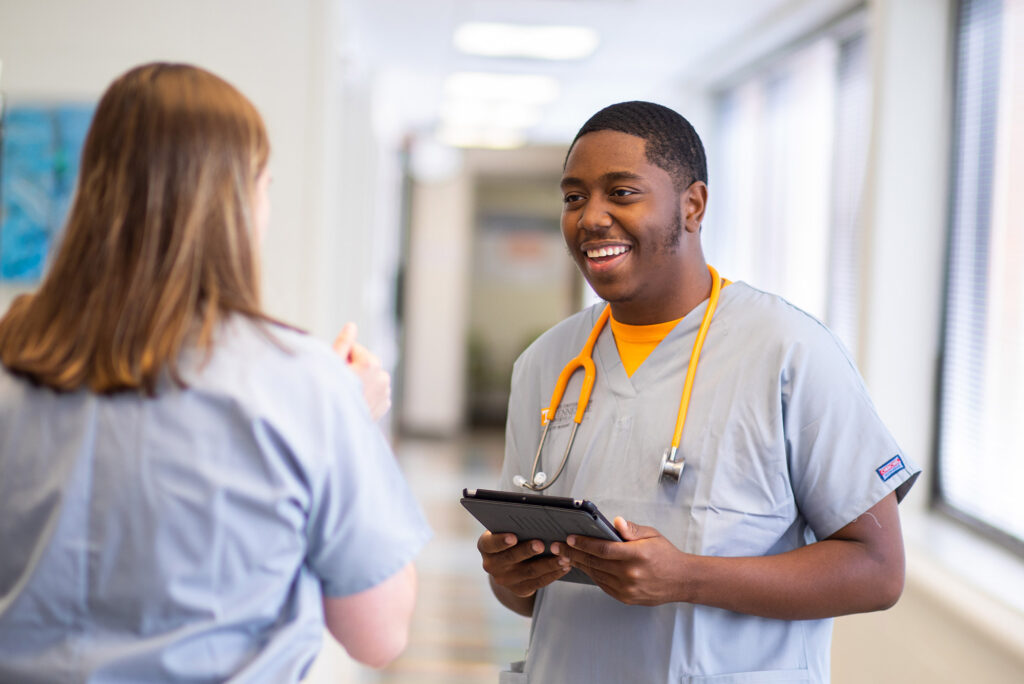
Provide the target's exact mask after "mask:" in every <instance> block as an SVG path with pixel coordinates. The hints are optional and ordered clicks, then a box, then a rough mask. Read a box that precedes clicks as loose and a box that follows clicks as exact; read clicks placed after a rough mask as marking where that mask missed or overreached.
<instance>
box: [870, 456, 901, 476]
mask: <svg viewBox="0 0 1024 684" xmlns="http://www.w3.org/2000/svg"><path fill="white" fill-rule="evenodd" d="M905 467H906V466H905V465H903V459H902V458H900V456H899V454H897V455H895V456H893V457H892V458H890V459H889V460H888V461H886V462H885V463H883V464H882V465H881V467H879V468H876V469H875V472H876V473H878V477H880V478H882V482H885V481H886V480H888V479H889V478H890V477H892V476H893V475H895V474H896V473H898V472H900V471H901V470H903V469H904V468H905Z"/></svg>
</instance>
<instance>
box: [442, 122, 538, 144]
mask: <svg viewBox="0 0 1024 684" xmlns="http://www.w3.org/2000/svg"><path fill="white" fill-rule="evenodd" d="M437 139H438V140H439V141H440V142H442V143H444V144H445V145H451V146H452V147H480V148H484V149H489V150H511V149H514V148H517V147H522V146H523V145H525V144H526V136H525V135H524V134H523V132H522V131H518V130H515V129H511V128H495V127H484V126H450V125H442V126H441V127H440V128H439V129H438V130H437Z"/></svg>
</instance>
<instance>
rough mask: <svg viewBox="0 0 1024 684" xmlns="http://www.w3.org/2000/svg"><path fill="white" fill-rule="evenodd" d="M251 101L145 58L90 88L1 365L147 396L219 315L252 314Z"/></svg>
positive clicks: (256, 142)
mask: <svg viewBox="0 0 1024 684" xmlns="http://www.w3.org/2000/svg"><path fill="white" fill-rule="evenodd" d="M268 155H269V142H268V140H267V135H266V130H265V128H264V125H263V122H262V120H261V118H260V116H259V113H258V112H257V111H256V109H255V107H254V106H253V105H252V103H250V102H249V101H248V100H247V99H246V98H245V97H244V96H243V95H242V94H241V93H239V92H238V91H237V90H236V89H235V88H234V87H233V86H231V85H230V84H229V83H227V82H226V81H224V80H222V79H220V78H219V77H217V76H215V75H214V74H211V73H210V72H207V71H204V70H202V69H199V68H197V67H193V66H188V65H181V64H163V63H154V64H147V65H143V66H140V67H136V68H135V69H132V70H131V71H129V72H127V73H126V74H124V75H122V76H121V77H120V78H118V79H117V80H116V81H114V83H113V84H111V86H110V87H109V88H108V89H107V91H106V92H105V93H104V95H103V97H102V98H101V99H100V102H99V105H98V106H97V109H96V113H95V115H94V118H93V122H92V125H91V126H90V129H89V133H88V135H87V137H86V141H85V146H84V149H83V152H82V161H81V165H80V172H79V173H80V176H79V179H78V187H77V191H76V194H75V198H74V201H73V202H72V206H71V211H70V214H69V216H68V220H67V223H66V227H65V232H64V236H63V240H62V243H61V245H60V248H59V250H58V252H57V254H56V256H55V258H54V260H53V263H52V265H51V267H50V269H49V271H48V273H47V275H46V277H45V278H44V280H43V282H42V284H41V285H40V287H39V289H38V291H37V292H36V293H34V294H32V295H26V296H24V297H22V298H20V299H18V300H17V301H16V302H15V303H14V304H13V305H12V306H11V309H10V311H9V312H8V314H7V315H6V316H5V317H4V318H3V320H2V321H0V362H2V363H3V364H4V365H5V366H6V367H7V368H8V369H10V370H11V371H13V372H15V373H18V374H20V375H23V376H26V377H28V378H30V379H31V380H33V381H34V382H37V383H39V384H42V385H45V386H48V387H52V388H54V389H56V390H61V391H70V390H75V389H79V388H83V387H84V388H87V389H90V390H92V391H94V392H98V393H110V392H117V391H123V390H137V391H144V392H147V393H150V394H152V393H154V392H155V389H156V385H157V382H158V380H159V379H160V377H161V375H162V374H163V373H165V372H168V373H169V374H170V375H171V377H173V378H175V379H177V378H178V374H177V366H176V363H177V359H178V356H179V353H180V352H181V350H182V348H183V347H185V346H186V345H189V344H193V343H195V344H198V345H199V346H201V347H208V346H209V345H210V344H211V343H212V335H213V332H214V329H215V327H216V326H217V324H218V322H219V321H220V320H221V319H222V318H223V317H224V316H226V315H228V314H229V313H231V312H238V313H242V314H245V315H249V316H254V317H262V314H261V312H260V304H259V287H258V281H259V274H258V256H257V253H256V249H257V245H256V239H255V233H254V231H255V225H254V217H253V208H254V207H253V202H254V196H255V195H254V193H255V187H256V180H257V177H258V176H259V174H260V173H261V172H262V171H263V169H264V167H265V165H266V162H267V157H268Z"/></svg>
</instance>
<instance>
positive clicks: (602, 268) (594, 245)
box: [561, 130, 703, 324]
mask: <svg viewBox="0 0 1024 684" xmlns="http://www.w3.org/2000/svg"><path fill="white" fill-rule="evenodd" d="M694 185H696V184H694ZM701 185H703V184H701ZM692 187H693V186H691V188H692ZM561 188H562V198H563V204H562V235H563V236H564V237H565V243H566V245H567V246H568V248H569V252H570V253H571V254H572V256H573V258H574V259H575V260H576V263H577V265H578V266H579V268H580V271H581V272H582V273H583V276H584V277H585V278H586V279H587V282H589V283H590V286H591V287H592V288H594V291H595V292H597V294H598V295H599V296H600V297H601V298H602V299H605V300H606V301H608V302H610V303H611V304H612V314H613V315H614V316H615V318H616V320H619V321H621V322H623V323H633V324H644V323H659V322H663V320H674V318H679V317H681V316H683V315H685V313H686V311H682V312H681V313H679V315H675V313H674V312H675V311H676V309H677V308H678V307H677V306H675V303H676V302H677V301H678V300H679V298H681V297H682V295H683V292H682V289H683V284H684V271H685V259H684V255H685V250H686V249H687V240H686V238H687V235H686V233H687V226H686V222H687V221H691V220H692V219H691V214H692V213H693V212H692V211H691V207H689V194H690V190H691V188H687V189H686V190H684V191H683V192H682V193H680V191H679V190H678V189H677V188H676V185H675V183H674V182H673V179H672V176H671V175H670V174H669V173H668V172H667V171H666V170H664V169H662V168H661V167H659V166H657V165H655V164H652V163H651V162H650V161H648V159H647V155H646V143H645V141H644V139H643V138H640V137H637V136H635V135H630V134H628V133H620V132H618V131H609V130H602V131H594V132H592V133H587V134H586V135H584V136H582V137H581V138H579V139H578V140H577V141H576V143H575V145H574V146H573V148H572V151H571V152H570V153H569V157H568V159H567V160H566V164H565V170H564V172H563V174H562V183H561ZM702 217H703V205H701V207H700V212H699V216H697V217H696V221H697V223H696V224H695V226H693V227H694V228H695V230H696V231H699V228H700V223H699V220H700V218H702ZM695 234H697V235H698V236H699V232H696V233H695ZM697 239H698V240H699V237H698V238H697ZM698 244H699V242H698ZM664 315H670V316H672V317H670V318H664V319H663V320H649V319H651V318H657V319H660V318H662V316H664Z"/></svg>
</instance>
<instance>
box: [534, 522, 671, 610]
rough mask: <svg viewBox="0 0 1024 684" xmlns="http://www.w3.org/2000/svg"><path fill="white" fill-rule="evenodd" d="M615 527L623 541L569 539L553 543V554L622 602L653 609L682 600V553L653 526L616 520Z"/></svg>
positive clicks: (578, 537)
mask: <svg viewBox="0 0 1024 684" xmlns="http://www.w3.org/2000/svg"><path fill="white" fill-rule="evenodd" d="M614 525H615V529H616V530H618V532H619V534H620V535H621V536H622V538H623V539H624V540H625V541H621V542H616V541H607V540H604V539H596V538H594V537H584V536H581V535H569V537H568V539H566V543H565V544H561V543H558V542H556V543H554V544H552V545H551V551H552V552H553V553H555V554H556V555H559V556H568V558H569V560H570V562H571V563H572V566H573V567H576V568H579V569H580V570H582V571H583V572H585V573H587V575H589V576H590V578H591V579H592V580H594V583H595V584H597V586H599V587H600V588H601V589H602V590H603V591H604V592H605V593H606V594H608V595H609V596H611V597H612V598H614V599H617V600H619V601H622V602H623V603H628V604H631V605H639V606H657V605H661V604H663V603H669V602H672V601H679V600H682V599H681V598H680V596H681V591H680V590H681V589H682V586H681V581H684V580H682V578H683V577H684V575H683V574H682V572H681V571H682V570H683V567H684V565H685V562H686V554H684V553H683V552H682V551H680V550H679V549H677V548H676V547H675V546H674V545H673V544H672V542H670V541H669V540H668V539H666V538H665V537H663V536H662V535H661V533H660V532H658V530H656V529H654V528H653V527H644V526H643V525H637V524H635V523H632V522H629V521H628V520H625V519H624V518H621V517H619V518H615V521H614Z"/></svg>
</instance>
